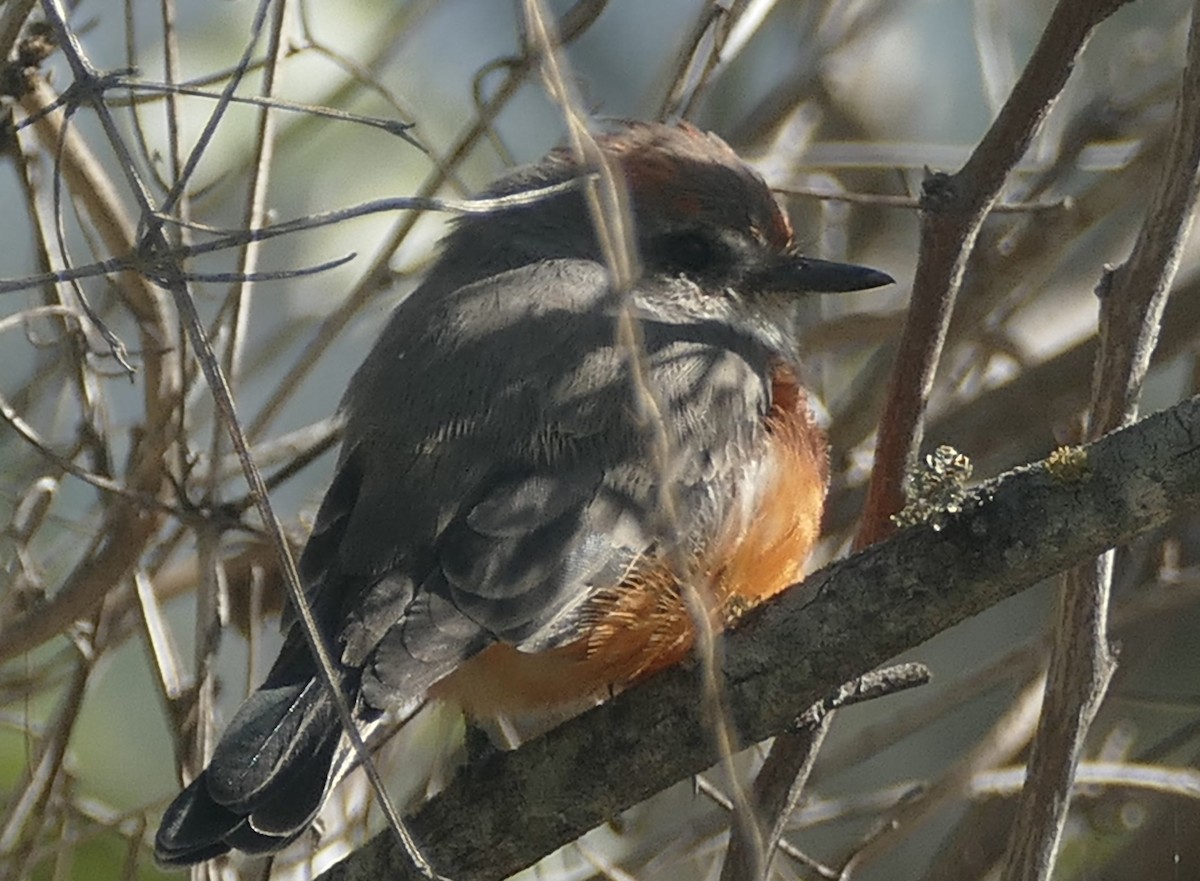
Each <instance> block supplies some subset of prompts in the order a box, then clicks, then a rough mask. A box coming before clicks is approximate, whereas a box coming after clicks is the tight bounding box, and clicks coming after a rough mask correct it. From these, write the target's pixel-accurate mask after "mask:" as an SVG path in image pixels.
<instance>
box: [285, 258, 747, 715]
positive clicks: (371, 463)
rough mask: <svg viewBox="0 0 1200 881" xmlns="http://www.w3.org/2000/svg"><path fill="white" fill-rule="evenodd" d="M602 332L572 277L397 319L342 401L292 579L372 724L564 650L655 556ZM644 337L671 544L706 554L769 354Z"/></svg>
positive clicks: (610, 310) (692, 328)
mask: <svg viewBox="0 0 1200 881" xmlns="http://www.w3.org/2000/svg"><path fill="white" fill-rule="evenodd" d="M614 314H615V307H614V303H613V302H612V300H611V297H610V295H609V294H608V292H607V284H606V275H605V273H604V271H603V270H602V268H601V267H600V266H598V265H596V264H594V263H590V262H586V261H567V260H563V261H548V262H543V263H540V264H537V265H533V266H528V267H524V268H521V269H517V270H513V271H511V272H508V273H506V274H504V275H502V276H499V277H497V278H494V279H490V280H487V281H484V282H481V283H478V284H475V285H472V286H468V287H465V288H461V289H458V290H454V291H438V290H436V289H430V288H428V287H427V288H422V289H421V290H419V291H417V292H416V293H415V294H414V295H413V296H412V297H410V299H409V300H407V301H406V302H405V303H403V304H402V305H401V306H400V307H399V308H398V309H397V310H396V312H395V314H394V315H393V317H392V319H391V321H390V323H389V325H388V327H387V328H386V329H385V331H384V333H383V336H382V337H381V339H380V341H379V343H378V344H377V345H376V347H375V349H374V350H373V351H372V353H371V355H370V356H369V357H368V358H367V360H366V362H365V363H364V364H363V366H362V367H361V368H360V370H359V371H358V373H357V374H356V376H355V379H354V381H353V382H352V384H351V389H350V391H349V392H348V394H347V397H346V400H345V404H344V407H345V412H346V417H347V429H346V440H345V446H344V449H343V455H342V458H341V461H340V465H339V474H338V477H337V479H336V480H335V483H334V486H333V487H332V488H331V491H330V494H329V496H328V497H327V499H326V502H325V504H324V506H323V507H322V510H321V513H320V515H319V516H318V523H317V525H316V529H315V530H314V535H313V538H312V540H311V541H310V543H309V546H308V548H307V549H306V552H305V555H304V560H303V566H304V569H305V575H306V580H307V581H308V583H309V584H310V585H311V586H312V587H313V588H315V594H316V596H317V603H316V605H317V606H318V607H319V608H322V609H329V611H330V613H331V614H332V617H333V618H335V619H336V620H337V621H338V624H339V626H340V628H341V630H340V634H339V639H340V642H341V647H342V661H343V663H344V664H345V665H346V666H347V667H348V668H357V667H363V668H364V672H363V680H362V690H363V691H362V693H363V696H364V697H365V698H366V701H367V703H368V704H369V705H372V706H375V707H382V706H390V705H394V704H395V703H396V702H397V701H401V702H402V701H404V700H406V699H414V698H417V697H419V696H420V695H422V694H423V693H424V691H425V689H426V688H428V686H429V685H431V684H432V683H433V682H434V681H436V680H437V679H438V678H440V677H441V676H443V675H445V674H446V673H448V672H449V671H450V670H451V669H453V667H454V666H456V665H457V664H458V663H459V662H460V661H461V660H463V659H464V658H466V657H468V656H470V655H471V654H474V653H475V652H477V651H479V650H480V649H481V648H483V647H484V646H485V645H487V644H489V643H491V642H494V641H503V642H507V643H510V644H513V645H515V646H517V647H518V648H521V649H523V650H541V649H544V648H548V647H552V646H554V645H558V644H561V643H562V642H564V641H566V640H567V639H568V638H569V637H570V635H571V634H572V632H573V625H574V617H573V614H574V613H575V612H577V611H579V610H580V607H581V605H582V604H583V603H584V601H585V600H586V599H587V598H588V597H589V596H590V595H591V594H592V592H594V591H595V590H597V589H601V588H604V587H610V586H612V585H613V584H615V583H616V582H617V581H619V579H620V577H621V576H622V574H623V573H624V572H626V571H627V569H628V567H629V565H630V564H631V563H632V562H633V561H634V560H635V559H636V558H637V557H639V556H640V555H643V554H646V553H648V552H652V551H653V549H654V548H655V547H656V545H657V544H659V542H660V539H659V538H658V536H657V535H656V523H657V522H658V518H657V517H656V513H655V512H656V506H657V504H658V502H659V490H660V486H661V481H662V480H663V479H664V475H662V474H660V473H659V471H660V470H661V469H660V468H659V467H656V466H655V464H654V463H655V462H656V461H657V460H658V458H659V457H657V456H655V455H654V447H653V444H654V441H653V434H654V431H653V429H654V426H653V425H652V424H650V422H649V420H647V419H645V418H642V417H641V416H640V415H639V407H638V406H637V403H636V397H635V392H634V389H633V386H632V384H631V381H630V373H629V370H628V366H627V360H626V358H625V356H624V354H623V353H622V352H621V351H620V350H619V349H618V348H617V347H616V345H615V343H614V337H615V332H616V327H615V321H614ZM642 332H643V336H644V345H645V350H646V359H647V363H648V365H649V368H650V380H651V384H652V386H653V387H654V388H655V390H656V393H657V394H658V396H659V398H660V400H661V402H662V403H663V405H664V408H665V413H666V423H667V428H668V436H669V438H670V441H671V451H672V459H671V462H670V466H669V469H668V471H669V473H668V474H667V475H665V479H667V480H670V481H671V482H672V488H673V490H674V492H675V494H676V498H677V500H678V502H679V509H680V521H681V522H678V523H677V524H676V527H677V530H676V532H677V534H679V535H684V536H689V537H693V538H696V537H700V536H705V535H711V534H712V533H713V531H715V529H716V528H717V526H718V524H719V523H720V522H722V521H723V519H724V517H725V514H726V511H725V510H724V508H723V507H722V505H725V506H727V505H728V500H729V498H730V497H731V493H732V491H733V489H734V487H735V485H736V482H737V476H738V470H739V468H741V467H743V466H744V465H745V462H744V459H745V456H746V451H748V450H752V449H753V448H754V443H753V442H754V440H755V437H756V433H757V432H760V431H762V427H761V426H762V415H763V413H764V412H765V408H766V406H767V403H768V392H767V384H766V383H767V379H766V377H767V354H766V352H765V351H764V349H763V347H762V346H761V344H759V343H757V342H755V341H753V340H751V339H749V338H747V337H742V336H738V335H736V334H734V333H733V332H732V331H730V330H729V329H728V327H725V326H719V325H716V324H710V323H707V322H695V321H692V322H665V321H662V322H660V321H643V323H642ZM719 490H722V491H719ZM335 608H336V612H335V611H334V609H335ZM331 635H332V634H331Z"/></svg>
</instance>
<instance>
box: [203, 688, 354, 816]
mask: <svg viewBox="0 0 1200 881" xmlns="http://www.w3.org/2000/svg"><path fill="white" fill-rule="evenodd" d="M331 731H332V732H337V731H340V727H339V725H338V718H337V712H336V710H335V709H334V706H333V701H332V700H331V699H330V697H329V695H328V694H327V693H326V691H325V688H324V685H323V683H321V682H320V681H319V680H317V679H315V678H314V679H308V680H307V681H304V682H300V683H289V684H286V685H278V686H273V685H272V683H271V682H270V681H269V680H268V682H267V683H266V684H264V686H263V687H262V688H261V689H259V690H258V691H256V692H255V693H254V694H252V695H250V697H249V698H248V699H247V700H246V702H245V703H244V704H242V706H241V708H240V709H239V710H238V711H237V714H236V715H234V717H233V720H232V721H231V722H230V723H229V728H228V729H227V730H226V732H225V734H224V736H223V737H222V738H221V742H220V743H219V744H217V748H216V750H215V751H214V753H213V757H212V761H211V762H210V763H209V766H208V791H209V793H210V794H211V795H212V797H213V799H214V800H215V801H216V802H217V803H218V804H221V805H224V806H226V807H228V808H230V809H231V810H235V811H238V812H241V813H249V812H252V811H254V810H256V809H257V808H258V806H259V805H261V804H262V803H263V802H264V801H269V800H271V798H272V796H273V793H274V792H275V791H277V790H278V789H279V788H280V786H281V785H286V782H287V780H288V778H290V777H291V776H292V775H293V774H294V773H295V772H296V770H297V769H299V768H303V767H305V766H307V765H308V764H309V762H310V761H311V760H312V758H313V757H314V756H316V754H318V753H319V752H320V751H321V750H322V748H323V747H324V746H325V742H326V741H327V740H328V739H329V734H330V732H331Z"/></svg>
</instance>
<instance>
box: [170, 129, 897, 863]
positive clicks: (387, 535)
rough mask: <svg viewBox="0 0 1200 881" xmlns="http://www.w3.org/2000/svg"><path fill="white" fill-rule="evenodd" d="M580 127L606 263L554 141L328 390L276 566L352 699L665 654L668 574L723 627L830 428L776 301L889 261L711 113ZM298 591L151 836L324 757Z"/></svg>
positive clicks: (776, 543)
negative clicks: (826, 233)
mask: <svg viewBox="0 0 1200 881" xmlns="http://www.w3.org/2000/svg"><path fill="white" fill-rule="evenodd" d="M596 145H597V147H598V149H599V151H600V154H601V155H602V156H603V158H604V160H605V163H606V165H608V166H610V167H611V168H612V169H613V170H614V173H615V174H616V175H617V178H618V179H619V180H620V181H622V182H623V187H624V189H625V192H626V193H627V204H628V207H629V211H628V214H629V217H630V220H631V223H632V239H631V241H632V242H633V246H634V249H635V251H636V257H637V259H638V263H639V266H640V271H639V272H638V274H637V275H636V276H635V278H634V279H633V281H632V283H630V284H628V285H626V286H623V287H622V286H620V285H617V284H614V281H613V275H612V273H610V271H609V268H608V265H607V264H606V261H605V256H604V249H603V247H602V243H601V241H600V239H599V237H598V236H597V233H596V231H595V225H594V222H593V214H592V212H591V211H590V210H589V207H588V202H587V200H586V198H585V195H584V192H583V188H582V186H570V183H571V182H572V181H577V182H578V181H580V180H584V179H586V177H587V176H588V175H589V174H594V172H595V168H594V167H593V166H592V165H591V164H589V162H588V161H586V160H584V159H582V158H580V156H578V155H577V154H576V153H575V152H574V151H572V150H570V149H566V148H559V149H556V150H554V151H552V152H551V153H550V154H548V155H547V156H546V157H545V158H544V159H542V160H541V161H539V162H537V163H535V164H532V165H529V166H526V167H524V168H520V169H518V170H515V171H512V172H510V173H508V174H507V175H505V176H503V177H501V178H500V179H499V180H498V181H497V182H496V183H494V184H493V185H492V186H491V187H490V188H488V189H487V190H485V191H484V193H483V196H484V197H486V198H490V199H493V200H495V206H496V207H494V208H493V209H491V210H487V211H483V212H478V213H468V214H464V215H462V216H460V217H458V218H457V219H456V220H455V221H454V223H453V226H452V229H451V231H450V232H449V233H448V235H447V236H446V238H445V240H444V241H443V243H442V250H441V254H440V256H439V258H438V259H437V260H436V261H435V263H434V265H433V266H432V268H431V269H430V271H429V272H428V274H427V275H426V277H425V278H424V279H423V281H422V282H421V283H420V285H419V286H418V287H417V288H416V290H415V291H414V292H413V293H411V294H410V295H409V296H408V297H406V298H405V299H403V300H402V301H401V302H400V304H399V305H398V306H397V307H396V309H395V310H394V312H393V313H392V315H391V318H390V319H389V320H388V322H387V324H386V325H385V327H384V329H383V331H382V333H381V335H380V337H379V339H378V342H377V343H376V344H375V346H374V348H373V349H371V351H370V353H369V354H368V355H367V357H366V359H365V360H364V361H363V363H362V365H361V366H360V367H359V368H358V370H357V372H356V373H354V375H353V377H352V379H351V381H350V383H349V386H348V388H347V391H346V393H345V395H344V398H343V400H342V404H341V411H342V415H343V419H344V436H343V441H342V446H341V450H340V454H339V457H338V460H337V463H336V466H335V472H334V476H333V478H332V481H331V483H330V485H329V488H328V490H327V492H326V494H325V496H324V499H323V501H322V503H321V505H320V508H319V510H318V513H317V515H316V518H315V522H314V525H313V529H312V533H311V535H310V537H309V538H308V541H307V544H306V545H305V548H304V550H303V552H302V554H301V557H300V562H299V573H300V577H301V581H302V584H303V588H304V591H305V595H306V596H307V599H308V602H309V604H310V605H311V607H312V612H313V615H314V617H315V620H316V623H317V626H318V629H319V631H320V633H321V635H322V637H323V638H324V640H325V641H326V644H327V645H328V646H329V647H330V652H331V655H332V657H333V660H334V662H335V667H336V673H337V675H338V680H339V687H340V688H341V690H342V692H343V693H344V695H345V697H346V700H347V702H348V704H349V705H350V706H351V707H352V710H353V713H354V716H355V719H356V721H357V722H358V723H359V724H360V725H361V726H363V727H364V728H366V727H367V726H369V725H371V724H372V723H374V722H377V721H378V720H379V719H381V718H383V717H385V716H387V715H388V714H391V715H392V716H393V717H396V716H399V717H401V718H405V717H407V716H408V715H411V713H413V712H415V710H416V709H417V708H419V707H420V706H422V705H423V704H424V703H425V702H427V701H431V700H441V701H446V702H449V703H451V704H453V705H457V706H458V707H460V708H461V709H462V711H463V712H464V713H465V714H466V715H467V717H468V718H469V719H474V720H489V719H490V720H499V721H503V720H505V719H513V718H520V717H522V716H523V715H527V716H531V717H536V715H537V714H538V713H550V712H554V711H555V710H561V709H562V708H572V707H574V708H582V707H585V706H587V705H589V704H591V703H595V702H598V701H600V700H603V699H605V698H606V697H607V696H609V695H611V694H613V693H615V692H617V691H620V690H622V689H624V688H627V687H629V686H630V685H632V684H634V683H637V682H639V681H641V680H643V679H645V678H647V677H650V676H652V675H653V674H655V673H656V672H659V671H661V670H663V669H665V668H667V667H670V666H672V665H674V664H677V663H679V662H680V661H681V660H683V659H685V658H686V657H687V656H688V654H689V652H690V651H691V650H692V647H693V644H694V642H695V639H696V627H697V626H699V625H700V624H702V623H704V622H703V618H701V619H700V620H694V619H693V616H692V614H693V613H692V612H689V608H692V609H693V610H694V609H695V608H696V606H695V604H692V605H691V606H689V593H688V592H692V593H691V594H690V597H694V598H698V600H699V607H700V608H701V609H702V612H701V613H700V614H701V615H702V616H703V615H707V616H708V618H709V623H711V625H712V626H713V627H714V628H716V629H717V630H720V629H723V628H725V627H726V626H728V625H729V624H731V623H732V622H733V621H734V620H735V619H736V618H737V617H738V616H739V615H740V614H741V613H742V612H744V611H745V610H746V609H747V608H749V607H751V606H753V605H755V604H757V603H760V602H761V601H763V600H764V599H766V598H768V597H770V596H772V595H774V594H776V593H778V592H780V591H782V590H783V589H784V588H786V587H788V586H790V585H792V584H794V583H795V582H797V581H799V580H800V579H801V577H802V575H803V570H804V566H805V563H806V562H807V560H808V557H809V555H810V553H811V551H812V549H813V546H814V544H815V543H816V541H817V538H818V535H819V531H820V524H821V516H822V511H823V508H824V502H825V495H826V491H827V483H828V452H827V447H826V439H825V434H824V432H823V430H822V429H821V427H820V426H819V425H818V423H817V421H816V419H815V417H814V415H813V413H812V409H811V407H810V403H809V395H808V391H807V389H806V388H805V385H804V382H803V378H802V377H803V372H802V367H801V363H800V357H799V353H798V351H797V348H798V347H797V338H796V329H795V321H794V312H795V304H796V303H797V302H798V301H799V300H800V299H802V298H804V297H807V296H809V295H812V294H823V293H831V292H845V291H858V290H866V289H871V288H876V287H880V286H883V285H887V284H890V283H891V282H892V278H891V277H890V276H888V275H887V274H886V273H883V272H881V271H879V270H876V269H871V268H868V267H864V266H856V265H851V264H845V263H835V262H830V261H825V260H819V259H815V258H810V257H807V256H803V255H802V254H801V253H799V251H798V249H797V248H796V245H795V242H794V240H793V233H792V228H791V225H790V223H789V220H788V217H787V214H786V213H785V212H784V211H783V210H782V208H781V206H780V204H779V203H778V201H777V200H776V198H775V196H774V194H773V193H772V192H771V190H770V189H769V187H768V186H767V184H766V183H765V182H764V180H763V178H762V177H761V176H760V175H759V174H757V173H756V172H755V171H754V170H753V169H752V168H751V167H750V166H749V165H748V164H747V163H745V162H744V161H743V160H742V159H741V158H740V157H739V156H738V155H737V154H736V153H735V152H734V150H733V149H731V148H730V147H729V146H728V145H727V144H726V143H725V142H724V141H723V140H721V139H720V138H719V137H718V136H717V135H715V134H711V133H707V132H704V131H702V130H700V129H698V128H696V127H694V126H692V125H690V124H687V123H679V124H663V123H644V122H626V123H621V124H617V125H613V126H612V127H611V128H609V129H608V130H605V131H603V132H602V133H600V134H599V135H597V137H596ZM564 184H565V185H567V186H564V187H560V186H558V185H564ZM545 188H549V189H548V191H547V194H546V195H543V196H541V197H539V198H536V199H530V200H527V201H522V200H520V199H519V198H518V199H516V200H510V199H508V197H514V196H516V197H519V196H520V195H521V194H523V193H529V192H531V191H542V190H543V189H545ZM629 326H633V327H636V329H637V333H636V335H635V337H634V338H633V339H634V343H633V344H630V342H629V339H628V338H627V337H628V335H626V336H624V337H623V336H622V328H628V327H629ZM294 618H295V616H294V615H285V619H284V627H285V638H284V642H283V646H282V648H281V650H280V654H279V657H278V659H277V660H276V661H275V663H274V665H273V666H272V668H271V670H270V672H269V673H268V675H267V677H266V680H265V682H264V683H263V684H262V686H261V687H260V688H259V689H258V690H257V691H255V692H253V693H252V694H251V695H250V696H249V697H248V698H247V699H246V701H245V702H244V703H243V704H242V706H241V707H240V709H238V710H237V712H236V713H235V715H234V716H233V718H232V719H231V721H230V723H229V725H228V728H227V730H226V731H225V733H224V735H223V737H222V738H221V739H220V741H219V743H218V744H217V746H216V747H215V749H214V751H213V754H212V757H211V759H210V761H209V764H208V766H207V768H206V769H204V770H203V771H202V772H201V773H200V774H199V775H198V776H197V777H196V778H195V779H194V780H192V781H191V783H190V784H189V785H188V786H187V787H186V788H185V789H184V790H183V791H182V792H181V793H180V794H179V795H178V796H177V797H176V798H175V800H174V801H173V802H172V803H171V804H170V806H169V807H168V808H167V810H166V812H165V814H164V816H163V819H162V822H161V825H160V827H159V830H158V833H157V836H156V839H155V851H156V856H157V858H158V860H159V862H160V863H162V864H164V865H168V866H169V865H186V864H193V863H198V862H202V861H204V860H207V859H210V858H212V857H215V856H218V855H220V854H223V853H226V852H227V851H229V850H230V849H237V850H240V851H243V852H246V853H249V854H263V853H270V852H273V851H276V850H278V849H280V848H282V847H283V846H285V845H287V844H288V843H290V842H291V841H293V840H294V839H296V838H297V837H298V836H300V835H301V834H302V833H303V832H304V831H305V830H306V829H308V828H309V827H310V826H311V824H312V822H313V820H314V818H315V817H316V815H317V813H318V811H319V809H320V807H321V805H322V803H323V801H324V799H325V796H326V794H327V793H328V791H329V789H330V787H331V786H332V785H334V783H335V782H336V779H337V777H338V776H339V774H340V773H341V772H340V770H339V769H340V768H342V767H343V766H344V765H346V764H347V762H346V761H344V760H343V759H344V757H345V756H346V755H347V753H348V749H347V746H346V738H345V736H344V733H343V731H342V728H341V725H340V723H339V717H338V714H337V712H336V708H335V704H334V700H333V698H332V696H331V695H330V694H329V692H328V691H327V690H326V686H325V685H324V684H323V681H322V678H321V676H320V675H319V671H318V668H317V666H316V663H315V661H314V660H313V658H312V657H311V655H310V652H309V648H308V646H307V643H306V642H305V639H304V635H303V633H302V632H301V630H300V628H299V625H298V624H297V623H296V621H295V620H294Z"/></svg>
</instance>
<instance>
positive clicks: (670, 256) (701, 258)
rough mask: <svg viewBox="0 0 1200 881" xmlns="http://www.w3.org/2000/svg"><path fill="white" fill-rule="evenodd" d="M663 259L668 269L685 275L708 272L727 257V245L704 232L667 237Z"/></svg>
mask: <svg viewBox="0 0 1200 881" xmlns="http://www.w3.org/2000/svg"><path fill="white" fill-rule="evenodd" d="M661 257H662V261H663V263H664V264H665V266H666V268H667V269H669V270H671V271H673V272H681V273H684V274H693V273H703V272H708V271H711V270H712V269H714V268H715V267H717V266H718V265H719V264H721V263H722V262H723V261H724V260H725V258H726V257H727V248H726V246H725V244H724V243H723V242H721V241H719V240H718V239H715V238H714V237H712V236H709V235H705V234H704V233H702V232H696V231H689V232H680V233H673V234H672V235H669V236H665V237H664V238H663V240H662V243H661Z"/></svg>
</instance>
